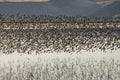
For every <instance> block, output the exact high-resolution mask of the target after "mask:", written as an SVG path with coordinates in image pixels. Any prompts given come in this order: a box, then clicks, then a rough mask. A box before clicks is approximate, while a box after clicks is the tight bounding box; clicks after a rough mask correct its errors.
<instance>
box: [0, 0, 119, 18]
mask: <svg viewBox="0 0 120 80" xmlns="http://www.w3.org/2000/svg"><path fill="white" fill-rule="evenodd" d="M96 1H97V0H49V1H48V2H19V3H17V2H0V13H1V14H18V13H19V14H26V15H32V14H35V15H40V14H44V15H45V14H46V15H67V16H115V15H118V14H120V1H115V2H114V3H112V4H110V5H106V6H101V5H98V4H97V3H96Z"/></svg>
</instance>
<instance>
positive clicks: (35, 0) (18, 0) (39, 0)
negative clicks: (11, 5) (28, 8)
mask: <svg viewBox="0 0 120 80" xmlns="http://www.w3.org/2000/svg"><path fill="white" fill-rule="evenodd" d="M46 1H48V0H0V2H46Z"/></svg>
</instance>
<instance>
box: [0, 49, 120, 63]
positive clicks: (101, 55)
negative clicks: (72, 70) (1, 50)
mask: <svg viewBox="0 0 120 80" xmlns="http://www.w3.org/2000/svg"><path fill="white" fill-rule="evenodd" d="M56 58H58V59H60V60H64V59H68V58H74V59H76V58H81V59H83V60H87V59H94V60H98V61H99V60H102V59H106V60H110V59H114V60H120V49H118V50H113V51H110V50H109V51H106V52H103V51H100V50H97V51H95V52H88V51H82V52H81V53H67V52H66V53H65V52H61V53H41V54H38V55H35V54H30V55H28V54H24V53H17V52H15V53H13V54H10V55H0V64H7V63H8V62H17V61H19V62H24V61H31V62H36V61H37V60H38V59H40V60H42V61H50V60H52V59H56Z"/></svg>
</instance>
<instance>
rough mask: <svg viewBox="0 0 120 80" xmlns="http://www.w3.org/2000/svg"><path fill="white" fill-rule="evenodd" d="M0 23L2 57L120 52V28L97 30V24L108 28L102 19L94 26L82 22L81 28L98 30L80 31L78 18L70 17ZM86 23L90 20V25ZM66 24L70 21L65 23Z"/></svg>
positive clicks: (81, 29)
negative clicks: (17, 54) (117, 50)
mask: <svg viewBox="0 0 120 80" xmlns="http://www.w3.org/2000/svg"><path fill="white" fill-rule="evenodd" d="M0 19H1V21H0V24H1V29H0V36H1V37H0V51H1V54H11V53H14V52H16V51H17V52H18V53H26V54H32V53H35V54H40V53H46V52H69V53H72V52H77V53H80V52H81V51H82V50H86V51H96V50H98V49H100V50H102V51H104V52H105V51H106V50H108V49H109V50H115V49H118V48H120V28H119V27H106V28H104V27H102V28H100V25H99V27H96V25H97V24H101V25H103V24H104V22H103V23H101V21H100V20H101V19H98V20H99V21H97V22H96V23H92V21H93V20H90V19H86V18H81V22H79V23H80V25H81V24H82V26H87V25H88V26H90V24H92V25H91V26H95V28H93V27H92V28H89V27H87V28H81V27H80V26H78V27H77V25H76V24H77V22H76V21H75V20H76V19H77V18H74V17H70V18H69V17H66V18H65V19H64V18H63V17H62V18H61V17H56V19H55V17H52V18H50V19H49V17H48V16H47V17H45V16H44V17H41V18H39V17H35V16H34V17H33V19H31V18H27V17H25V16H24V17H20V18H19V17H18V18H14V17H11V18H3V17H1V18H0ZM12 19H13V20H12ZM85 19H86V20H89V23H88V24H87V23H86V22H87V21H86V20H85ZM9 20H11V21H9ZM29 20H32V21H33V22H31V21H29ZM35 20H36V21H35ZM42 20H43V21H42ZM48 20H49V21H48ZM52 20H56V21H52ZM57 20H58V21H57ZM59 20H61V21H59ZM64 20H68V21H66V22H64ZM113 20H114V19H113ZM82 21H83V22H82ZM90 21H91V22H90ZM109 22H110V24H113V25H112V26H114V25H115V24H117V26H120V25H119V24H120V23H114V22H113V23H112V22H111V21H109ZM75 25H76V26H75ZM36 26H37V27H38V28H36ZM51 26H52V27H51ZM103 26H105V25H103Z"/></svg>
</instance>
